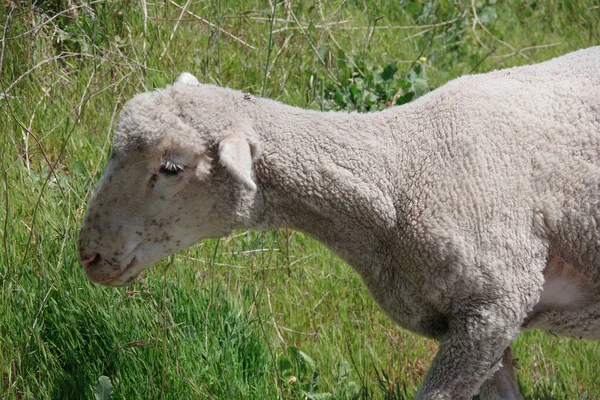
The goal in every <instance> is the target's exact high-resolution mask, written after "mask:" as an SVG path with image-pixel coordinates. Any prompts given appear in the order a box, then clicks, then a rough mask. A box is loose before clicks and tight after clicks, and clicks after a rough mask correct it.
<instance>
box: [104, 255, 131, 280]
mask: <svg viewBox="0 0 600 400" xmlns="http://www.w3.org/2000/svg"><path fill="white" fill-rule="evenodd" d="M137 261H138V260H137V258H136V257H135V256H134V257H133V258H132V259H131V261H130V262H129V264H127V266H126V267H125V268H124V269H123V271H121V273H119V275H117V276H115V277H114V278H111V279H109V280H107V281H104V282H99V283H101V284H102V285H106V286H123V285H126V284H128V283H129V282H131V281H132V280H134V279H135V278H136V277H137V276H138V275H139V273H138V274H135V275H133V276H131V277H129V278H128V279H126V280H125V281H124V282H121V280H122V278H123V277H124V275H125V274H127V273H128V272H130V271H131V269H132V268H133V267H135V266H136V264H137Z"/></svg>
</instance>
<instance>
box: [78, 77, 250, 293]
mask: <svg viewBox="0 0 600 400" xmlns="http://www.w3.org/2000/svg"><path fill="white" fill-rule="evenodd" d="M197 89H198V90H201V88H200V87H198V88H197ZM163 97H166V96H163ZM219 134H220V135H218V134H217V133H215V132H212V131H211V130H210V129H209V128H207V129H198V127H197V126H195V127H192V126H191V124H188V123H187V122H185V121H183V119H182V118H181V115H180V114H177V113H176V112H174V111H173V110H170V109H169V107H168V104H166V103H165V99H164V98H162V97H161V94H159V93H152V94H146V95H142V96H138V97H136V98H134V99H133V100H131V101H130V102H128V104H126V106H125V108H124V110H123V112H122V114H121V117H120V121H119V126H118V127H117V132H116V133H115V138H114V140H113V149H112V153H111V156H110V159H109V161H108V163H107V165H106V167H105V169H104V171H103V173H102V177H101V178H100V181H99V183H98V185H97V187H96V189H95V191H94V195H93V196H92V199H91V200H90V203H89V205H88V210H87V213H86V215H85V218H84V222H83V226H82V228H81V232H80V236H79V244H78V245H79V257H80V260H81V263H82V264H83V266H84V269H85V271H86V273H87V275H88V277H89V278H90V279H91V280H93V281H95V282H99V283H102V284H106V285H123V284H126V283H128V282H130V281H132V280H133V279H135V277H136V276H137V275H138V274H139V273H140V272H141V271H143V270H144V269H146V268H148V267H150V266H152V265H153V264H155V263H156V262H158V261H160V260H161V259H163V258H164V257H166V256H167V255H169V254H172V253H174V252H176V251H178V250H181V249H184V248H186V247H188V246H190V245H191V244H193V243H195V242H197V241H199V240H201V239H204V238H208V237H220V236H223V235H226V234H228V233H229V232H231V230H232V229H234V228H235V227H236V226H238V225H239V224H240V221H241V216H240V215H241V211H240V207H243V205H242V203H243V201H242V199H248V198H249V197H248V194H252V193H254V189H255V185H254V182H253V181H252V177H251V172H250V171H251V163H252V160H251V146H250V144H249V143H248V141H247V140H246V138H244V137H243V136H240V135H237V136H231V135H230V136H227V135H225V136H224V135H223V134H222V132H219Z"/></svg>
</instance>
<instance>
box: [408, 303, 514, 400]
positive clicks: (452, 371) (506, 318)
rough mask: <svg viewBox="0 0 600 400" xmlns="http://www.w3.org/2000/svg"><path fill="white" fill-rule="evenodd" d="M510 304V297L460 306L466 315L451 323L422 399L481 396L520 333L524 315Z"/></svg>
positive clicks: (456, 399)
mask: <svg viewBox="0 0 600 400" xmlns="http://www.w3.org/2000/svg"><path fill="white" fill-rule="evenodd" d="M490 303H492V304H490ZM494 303H495V304H494ZM474 304H479V306H477V307H476V306H475V305H474ZM482 304H483V305H482ZM508 304H511V303H510V302H509V300H508V299H507V298H504V299H501V300H497V301H496V302H492V301H491V299H485V300H483V299H482V301H481V302H479V303H473V302H472V301H471V302H469V303H465V304H463V305H462V306H459V307H458V308H459V309H461V310H462V313H461V314H460V316H456V317H455V318H454V320H452V321H451V322H450V326H451V329H450V332H449V333H448V336H447V338H446V340H445V341H444V342H442V344H441V345H440V349H439V351H438V354H437V355H436V357H435V359H434V360H433V363H432V365H431V368H430V369H429V372H428V374H427V376H426V377H425V381H424V383H423V385H422V387H421V388H420V390H419V392H418V393H417V397H416V398H417V399H418V400H425V399H427V400H467V399H471V397H472V396H474V395H475V394H477V392H478V390H479V387H480V386H481V385H482V383H483V382H484V381H485V380H486V379H488V378H489V377H490V374H493V373H494V372H495V371H494V369H496V368H498V367H499V366H500V360H501V358H502V354H503V352H504V350H505V349H506V348H507V347H508V346H509V345H510V342H511V341H512V340H513V338H514V337H515V336H516V335H517V333H518V331H519V325H520V321H519V320H518V315H520V312H519V311H518V308H514V305H517V307H518V301H517V302H515V303H514V304H513V305H512V306H511V307H510V308H506V307H505V306H506V305H508ZM501 305H504V306H501Z"/></svg>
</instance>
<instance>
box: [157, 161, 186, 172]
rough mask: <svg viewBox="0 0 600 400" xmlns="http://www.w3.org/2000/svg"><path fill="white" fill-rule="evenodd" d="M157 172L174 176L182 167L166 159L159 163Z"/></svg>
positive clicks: (181, 170)
mask: <svg viewBox="0 0 600 400" xmlns="http://www.w3.org/2000/svg"><path fill="white" fill-rule="evenodd" d="M158 172H160V173H161V174H162V175H165V176H175V175H179V173H180V172H183V168H182V167H180V166H179V165H177V164H175V163H174V162H172V161H169V160H167V161H165V162H163V163H162V164H161V166H160V168H159V170H158Z"/></svg>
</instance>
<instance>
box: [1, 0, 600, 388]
mask: <svg viewBox="0 0 600 400" xmlns="http://www.w3.org/2000/svg"><path fill="white" fill-rule="evenodd" d="M0 31H1V32H2V42H1V43H0V45H1V47H0V89H1V91H0V127H1V131H0V132H1V136H0V138H1V139H0V140H1V143H0V168H1V170H0V187H1V192H2V196H0V198H1V201H0V232H2V239H1V243H0V249H1V250H0V280H1V289H0V290H1V292H0V293H1V294H0V398H7V399H23V398H25V399H30V398H31V399H33V398H35V399H55V398H61V399H62V398H91V397H93V392H94V387H95V385H96V382H97V381H98V378H99V377H100V376H102V375H105V376H108V377H109V378H110V379H111V382H112V384H113V390H114V398H116V399H120V398H122V399H133V398H173V399H181V398H215V399H216V398H256V399H263V398H302V399H304V398H315V399H317V398H336V399H354V398H389V399H399V398H410V397H412V396H413V395H414V393H415V391H416V387H417V385H418V383H419V382H420V381H421V379H422V378H423V376H424V373H425V371H426V369H427V366H428V364H429V362H430V361H431V358H432V357H433V354H434V353H435V350H436V346H437V344H436V343H434V342H432V341H429V340H425V339H423V338H419V337H417V336H414V335H412V334H410V333H408V332H406V331H404V330H402V329H400V328H398V327H396V326H394V325H393V324H392V323H391V322H390V321H389V320H388V319H387V318H386V317H385V316H384V315H383V314H382V313H381V312H380V311H379V310H378V308H377V306H376V305H375V304H374V303H373V301H372V300H371V299H370V296H369V294H368V293H367V291H366V290H365V288H364V287H363V285H362V283H361V282H360V279H359V278H358V277H357V275H356V274H354V273H353V272H352V270H351V269H350V268H349V267H348V266H346V265H345V264H344V263H342V262H341V261H340V260H339V259H337V258H336V257H335V256H333V255H332V254H331V253H330V252H329V251H328V250H326V249H324V248H323V247H322V246H321V245H319V244H318V243H316V242H315V241H313V240H311V239H310V238H308V237H305V236H304V235H302V234H299V233H294V232H289V231H279V232H263V233H248V232H238V233H236V234H235V235H233V236H232V237H229V238H226V239H223V240H219V241H205V242H203V243H201V244H199V245H197V246H194V247H193V248H191V249H190V250H189V251H185V252H182V253H180V254H177V255H175V256H173V257H171V258H170V260H168V261H165V262H163V263H161V265H159V266H158V267H155V268H154V269H153V270H151V271H149V272H148V273H147V274H146V275H145V277H144V278H143V279H141V280H140V281H139V282H137V283H135V284H133V285H132V286H130V287H128V288H120V289H114V288H104V287H100V286H97V285H93V284H91V283H89V282H88V280H87V279H86V278H85V276H84V274H83V273H82V271H81V269H80V267H79V265H78V262H77V255H76V248H75V243H76V238H77V232H78V229H79V225H80V223H81V217H82V214H83V212H84V210H85V204H86V201H87V199H88V198H89V196H90V193H91V190H92V188H93V185H94V183H95V182H96V180H97V178H98V176H99V173H100V171H101V168H102V165H103V164H104V162H105V161H106V156H107V154H108V150H109V145H110V138H111V134H112V132H113V129H114V123H115V118H116V116H117V114H118V112H119V110H120V108H121V106H122V104H123V102H124V101H126V100H127V99H128V98H130V97H131V96H132V95H133V94H134V93H137V92H140V91H145V90H152V89H154V88H157V87H164V86H165V85H166V84H169V83H171V82H173V80H174V78H175V77H176V76H177V75H178V74H179V73H180V72H181V71H190V72H193V73H194V74H195V75H196V76H198V77H199V79H200V80H201V81H203V82H208V83H215V84H219V85H224V86H229V87H233V88H236V89H239V90H243V91H246V92H251V93H254V94H257V95H263V96H266V97H270V98H275V99H278V100H281V101H283V102H286V103H288V104H293V105H296V106H300V107H306V108H314V109H340V108H344V109H359V110H362V111H365V110H371V109H377V108H382V107H386V106H389V105H390V104H391V103H392V102H394V101H397V99H398V98H400V96H402V95H404V94H406V93H408V92H410V91H412V92H413V93H414V95H413V96H418V95H419V94H422V93H423V92H426V91H428V90H431V89H433V88H435V87H438V86H440V85H441V84H443V83H444V82H446V81H447V80H449V79H451V78H453V77H456V76H459V75H463V74H466V73H473V72H485V71H489V70H492V69H496V68H501V67H508V66H513V65H521V64H527V63H533V62H539V61H543V60H546V59H549V58H551V57H553V56H556V55H560V54H564V53H566V52H568V51H571V50H574V49H578V48H583V47H587V46H590V45H593V44H598V42H599V40H600V9H599V8H598V4H597V2H595V1H592V0H589V1H586V0H580V1H566V0H548V1H545V2H538V1H530V0H522V1H517V2H495V1H491V0H487V1H481V2H458V1H457V2H451V1H442V0H437V1H435V0H434V1H424V2H414V1H406V0H403V1H370V2H365V1H357V0H345V1H342V0H336V1H330V2H322V1H315V2H301V1H291V0H288V1H283V2H278V3H277V2H264V1H253V0H244V1H178V2H175V1H170V0H168V1H164V2H153V3H151V2H148V1H123V2H118V1H105V0H95V1H89V2H85V3H78V2H75V1H60V0H55V1H45V2H43V1H34V2H13V1H3V2H1V3H0ZM386 71H387V72H386ZM390 73H391V75H390ZM384 77H389V79H387V80H386V79H384ZM382 79H383V81H384V83H382ZM377 85H379V87H378V86H377ZM382 85H383V86H382ZM403 88H404V89H403ZM403 90H404V92H403ZM405 92H406V93H405ZM344 96H345V97H344ZM409 97H410V96H409ZM404 99H405V100H407V101H408V100H410V99H409V98H408V97H405V98H404ZM515 349H516V354H517V357H518V358H519V359H520V365H521V369H520V371H519V374H518V375H519V380H520V383H521V385H522V388H523V392H524V393H525V395H526V396H528V398H535V399H538V398H544V399H551V398H557V399H578V398H579V399H584V398H587V399H593V398H600V394H599V393H600V379H598V373H597V365H598V362H600V345H599V344H598V343H593V342H585V341H574V340H570V339H564V338H555V337H552V336H548V335H546V334H543V333H540V332H532V333H528V334H525V335H522V337H521V338H520V339H519V340H518V341H517V343H516V345H515Z"/></svg>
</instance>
